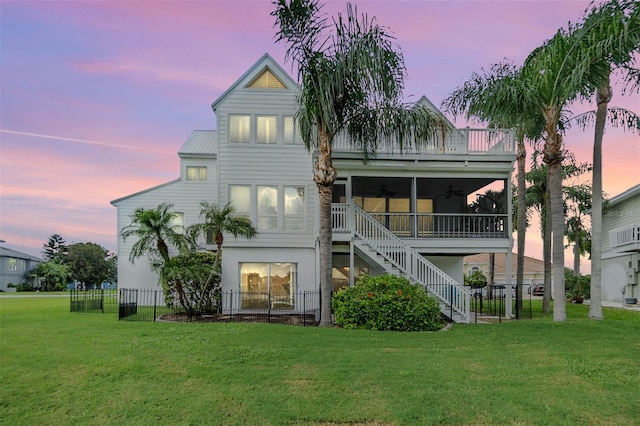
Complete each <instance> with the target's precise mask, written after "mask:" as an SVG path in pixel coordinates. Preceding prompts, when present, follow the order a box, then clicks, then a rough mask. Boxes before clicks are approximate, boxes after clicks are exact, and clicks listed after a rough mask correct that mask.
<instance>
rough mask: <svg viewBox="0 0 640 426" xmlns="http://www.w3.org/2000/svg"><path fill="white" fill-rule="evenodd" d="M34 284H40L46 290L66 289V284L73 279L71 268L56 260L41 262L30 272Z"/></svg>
mask: <svg viewBox="0 0 640 426" xmlns="http://www.w3.org/2000/svg"><path fill="white" fill-rule="evenodd" d="M30 276H31V277H32V278H33V279H34V281H35V283H34V285H38V284H40V289H41V290H44V291H52V290H64V287H65V284H66V283H67V282H68V281H69V280H70V279H71V269H70V268H69V267H68V266H67V265H63V264H61V263H59V262H58V261H56V260H50V261H48V262H42V263H39V264H38V266H36V267H35V268H34V269H33V270H31V272H30Z"/></svg>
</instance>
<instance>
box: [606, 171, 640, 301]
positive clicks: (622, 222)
mask: <svg viewBox="0 0 640 426" xmlns="http://www.w3.org/2000/svg"><path fill="white" fill-rule="evenodd" d="M601 250H602V252H601V256H602V300H604V301H609V302H618V303H621V302H627V303H637V299H638V297H640V286H639V282H640V184H638V185H635V186H633V187H631V188H629V189H627V190H626V191H624V192H623V193H621V194H618V195H616V196H615V197H613V198H611V200H609V210H608V211H607V212H606V213H605V214H604V215H603V217H602V239H601Z"/></svg>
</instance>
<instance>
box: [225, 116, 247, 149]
mask: <svg viewBox="0 0 640 426" xmlns="http://www.w3.org/2000/svg"><path fill="white" fill-rule="evenodd" d="M250 138H251V116H250V115H239V114H233V115H229V142H230V143H249V140H250Z"/></svg>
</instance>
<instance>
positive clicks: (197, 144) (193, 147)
mask: <svg viewBox="0 0 640 426" xmlns="http://www.w3.org/2000/svg"><path fill="white" fill-rule="evenodd" d="M217 154H218V132H217V131H215V130H194V131H193V132H192V133H191V135H190V136H189V138H188V139H187V140H186V142H185V143H184V144H183V145H182V147H181V148H180V149H179V150H178V155H179V156H183V155H207V156H216V155H217Z"/></svg>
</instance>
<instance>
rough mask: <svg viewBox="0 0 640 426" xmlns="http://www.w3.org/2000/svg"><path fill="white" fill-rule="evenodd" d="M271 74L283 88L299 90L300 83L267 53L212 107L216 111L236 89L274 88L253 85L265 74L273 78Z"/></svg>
mask: <svg viewBox="0 0 640 426" xmlns="http://www.w3.org/2000/svg"><path fill="white" fill-rule="evenodd" d="M265 72H267V73H268V74H271V76H273V78H275V80H277V81H279V82H280V83H281V84H282V86H283V87H282V89H283V90H297V88H298V85H297V84H296V82H295V80H294V79H293V78H291V76H290V75H289V74H287V73H286V71H285V70H283V69H282V67H281V66H280V65H278V63H277V62H276V61H274V60H273V58H272V57H271V56H270V55H269V54H268V53H265V54H264V55H263V56H262V58H260V59H259V60H258V61H257V62H256V63H255V64H253V65H252V66H251V68H249V69H248V70H247V72H245V73H244V74H243V75H242V77H240V78H239V79H238V80H237V81H236V82H235V83H233V84H232V85H231V86H230V87H229V88H228V89H227V90H225V92H224V93H223V94H222V95H220V97H219V98H218V99H216V100H215V101H214V102H213V103H212V104H211V108H213V110H214V111H215V110H216V109H217V108H218V106H219V105H220V104H221V103H222V102H223V101H224V100H225V99H226V98H227V97H228V96H229V94H230V93H232V92H233V91H235V90H273V89H274V87H270V88H262V87H258V86H257V85H253V84H254V83H255V82H257V81H258V80H259V79H260V78H262V77H263V76H264V78H265V79H267V78H271V77H268V74H265Z"/></svg>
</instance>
